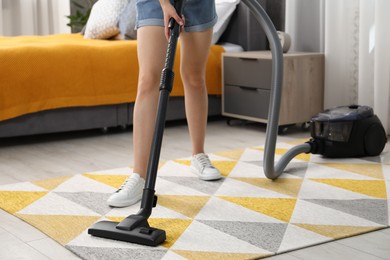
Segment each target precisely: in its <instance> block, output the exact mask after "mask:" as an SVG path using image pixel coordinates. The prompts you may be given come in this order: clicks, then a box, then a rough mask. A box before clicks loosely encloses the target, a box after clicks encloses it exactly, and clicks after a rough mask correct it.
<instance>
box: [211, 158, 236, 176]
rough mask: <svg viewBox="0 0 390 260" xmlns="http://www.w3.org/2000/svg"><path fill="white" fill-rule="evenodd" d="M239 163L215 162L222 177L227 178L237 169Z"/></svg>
mask: <svg viewBox="0 0 390 260" xmlns="http://www.w3.org/2000/svg"><path fill="white" fill-rule="evenodd" d="M236 164H237V162H234V161H213V165H214V166H215V168H217V169H218V170H219V172H220V173H221V175H222V176H224V177H227V176H229V174H230V173H231V171H232V170H233V169H234V167H236Z"/></svg>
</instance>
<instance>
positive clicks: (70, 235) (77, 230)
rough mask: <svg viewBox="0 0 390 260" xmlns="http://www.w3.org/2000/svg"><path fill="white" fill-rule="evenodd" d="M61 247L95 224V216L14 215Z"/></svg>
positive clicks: (96, 218)
mask: <svg viewBox="0 0 390 260" xmlns="http://www.w3.org/2000/svg"><path fill="white" fill-rule="evenodd" d="M16 216H17V217H19V218H21V219H23V220H24V221H26V222H27V223H29V224H31V225H33V226H34V227H36V228H38V229H39V230H41V231H42V232H43V233H45V234H47V235H48V236H49V237H51V238H53V239H54V240H56V241H57V242H58V243H60V244H61V245H66V244H67V243H69V242H70V241H72V240H73V239H74V238H76V237H77V236H78V235H80V234H81V233H82V232H83V231H84V230H86V229H87V228H88V227H90V226H91V225H92V224H93V223H95V222H96V221H97V220H98V219H99V218H100V217H96V216H63V215H26V214H16Z"/></svg>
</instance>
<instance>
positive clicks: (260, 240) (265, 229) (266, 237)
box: [198, 220, 288, 253]
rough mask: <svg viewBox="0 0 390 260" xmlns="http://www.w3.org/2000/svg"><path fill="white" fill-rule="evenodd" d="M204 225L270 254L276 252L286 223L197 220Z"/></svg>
mask: <svg viewBox="0 0 390 260" xmlns="http://www.w3.org/2000/svg"><path fill="white" fill-rule="evenodd" d="M198 221H199V222H202V223H203V224H205V225H208V226H210V227H212V228H215V229H217V230H219V231H222V232H224V233H226V234H229V235H231V236H234V237H236V238H238V239H240V240H243V241H246V242H248V243H250V244H252V245H254V246H257V247H259V248H262V249H265V250H267V251H270V252H275V253H276V252H277V251H278V249H279V247H280V244H281V243H282V240H283V237H284V233H285V232H286V229H287V226H288V223H259V222H237V221H234V222H233V221H210V220H198Z"/></svg>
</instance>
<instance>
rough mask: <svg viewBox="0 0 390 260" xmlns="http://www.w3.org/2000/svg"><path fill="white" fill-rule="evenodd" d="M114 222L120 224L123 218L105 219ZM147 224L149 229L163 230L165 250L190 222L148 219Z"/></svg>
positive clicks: (185, 220)
mask: <svg viewBox="0 0 390 260" xmlns="http://www.w3.org/2000/svg"><path fill="white" fill-rule="evenodd" d="M106 218H107V219H109V220H112V221H115V222H121V221H122V220H123V219H124V218H125V217H106ZM148 223H149V225H150V226H151V227H154V228H158V229H162V230H165V233H166V236H167V239H166V240H165V242H164V243H162V244H161V245H162V246H163V247H165V248H168V249H169V248H171V246H172V245H173V244H175V242H176V241H177V240H178V239H179V237H180V236H181V235H182V234H183V233H184V231H186V229H187V228H188V226H189V225H191V223H192V220H190V219H174V218H149V219H148Z"/></svg>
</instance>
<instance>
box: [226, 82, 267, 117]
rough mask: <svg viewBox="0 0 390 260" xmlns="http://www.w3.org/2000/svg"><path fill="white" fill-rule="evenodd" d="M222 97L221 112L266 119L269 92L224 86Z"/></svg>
mask: <svg viewBox="0 0 390 260" xmlns="http://www.w3.org/2000/svg"><path fill="white" fill-rule="evenodd" d="M223 97H224V101H223V102H224V111H223V112H226V113H231V114H236V115H243V116H250V117H257V118H261V119H267V118H268V106H269V100H270V91H269V90H264V89H256V88H250V87H242V86H241V87H240V86H232V85H225V87H224V96H223Z"/></svg>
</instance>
